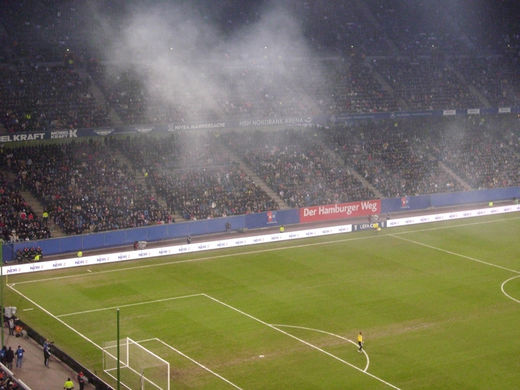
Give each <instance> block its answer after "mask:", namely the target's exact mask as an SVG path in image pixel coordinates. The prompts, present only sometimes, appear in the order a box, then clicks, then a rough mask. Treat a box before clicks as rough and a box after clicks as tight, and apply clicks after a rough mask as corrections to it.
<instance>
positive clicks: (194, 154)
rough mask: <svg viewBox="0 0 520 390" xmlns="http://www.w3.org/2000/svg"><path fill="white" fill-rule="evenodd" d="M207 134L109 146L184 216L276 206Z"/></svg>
mask: <svg viewBox="0 0 520 390" xmlns="http://www.w3.org/2000/svg"><path fill="white" fill-rule="evenodd" d="M217 138H218V137H216V136H214V135H212V134H210V133H208V132H191V133H190V132H177V133H176V134H174V135H168V136H166V137H146V136H138V137H132V138H126V139H119V140H117V139H115V140H113V141H112V145H113V146H114V147H115V148H118V149H119V150H120V151H121V153H124V154H126V155H128V156H129V157H130V156H132V159H131V160H132V163H133V166H134V168H135V169H136V170H137V171H138V172H142V173H143V175H145V176H146V180H147V182H148V183H149V185H150V186H152V187H153V188H155V190H156V191H157V193H158V195H160V196H161V197H163V198H164V199H165V200H166V204H167V205H168V209H169V210H170V211H172V212H174V213H175V214H177V215H180V216H181V217H182V218H184V219H187V220H195V219H206V218H215V217H223V216H229V215H239V214H249V213H254V212H261V211H266V210H273V209H276V208H277V206H276V203H275V202H274V201H273V199H271V198H270V197H269V196H268V195H267V194H266V193H265V191H264V190H262V189H261V188H260V187H259V186H258V185H256V184H255V182H254V180H253V179H252V178H250V177H249V176H248V175H247V174H246V173H245V172H244V171H243V170H242V169H241V168H240V166H239V164H238V163H237V162H236V161H234V160H233V159H232V158H230V157H229V156H228V154H227V153H222V151H221V150H219V149H217V148H216V146H215V145H216V143H217Z"/></svg>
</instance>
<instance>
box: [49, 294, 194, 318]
mask: <svg viewBox="0 0 520 390" xmlns="http://www.w3.org/2000/svg"><path fill="white" fill-rule="evenodd" d="M202 295H204V294H190V295H181V296H177V297H169V298H161V299H154V300H152V301H142V302H135V303H128V304H126V305H119V306H110V307H101V308H99V309H91V310H83V311H76V312H73V313H65V314H60V315H57V316H56V317H70V316H75V315H79V314H87V313H95V312H98V311H105V310H113V309H122V308H124V307H132V306H139V305H148V304H150V303H159V302H167V301H173V300H175V299H184V298H192V297H200V296H202Z"/></svg>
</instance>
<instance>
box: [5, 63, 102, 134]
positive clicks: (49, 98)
mask: <svg viewBox="0 0 520 390" xmlns="http://www.w3.org/2000/svg"><path fill="white" fill-rule="evenodd" d="M0 113H2V115H1V116H0V122H1V124H3V126H4V127H5V129H6V130H7V131H8V132H10V133H14V132H19V131H45V130H52V129H58V130H61V129H77V128H81V127H99V126H103V125H105V124H106V123H107V109H106V107H103V106H101V105H99V104H97V103H96V101H95V99H94V97H93V96H92V95H91V94H90V92H89V81H88V79H86V80H83V79H82V78H81V77H80V76H79V74H78V73H77V72H75V71H74V70H73V69H72V68H70V67H67V66H63V65H55V66H46V65H38V64H30V65H24V66H17V67H14V66H0Z"/></svg>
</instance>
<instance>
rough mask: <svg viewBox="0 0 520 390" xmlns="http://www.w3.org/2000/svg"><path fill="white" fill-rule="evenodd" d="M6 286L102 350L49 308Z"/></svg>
mask: <svg viewBox="0 0 520 390" xmlns="http://www.w3.org/2000/svg"><path fill="white" fill-rule="evenodd" d="M7 287H9V288H10V289H11V290H13V291H14V292H15V293H17V294H18V295H20V296H21V297H22V298H24V299H26V300H27V301H29V302H31V303H32V304H33V305H34V306H36V307H37V308H38V309H40V310H41V311H43V312H44V313H45V314H47V315H48V316H49V317H52V318H54V319H55V320H56V321H58V322H59V323H60V324H62V325H63V326H65V327H67V328H68V329H69V330H71V331H72V332H74V333H76V334H77V335H78V336H80V337H81V338H82V339H83V340H86V341H88V342H89V343H91V344H92V345H94V346H95V347H96V348H98V349H100V350H101V351H102V350H103V348H102V347H101V346H100V345H98V344H97V343H95V342H94V341H93V340H91V339H89V338H88V337H87V336H85V335H84V334H83V333H81V332H79V331H78V330H76V329H74V328H73V327H72V326H70V325H69V324H67V323H66V322H65V321H63V320H62V319H60V318H58V317H56V316H55V315H54V314H52V313H51V312H50V311H49V310H47V309H45V308H44V307H43V306H41V305H39V304H38V303H36V302H35V301H33V300H32V299H31V298H29V297H27V296H26V295H24V294H22V293H21V292H20V291H18V290H17V289H15V288H14V287H13V286H10V285H7Z"/></svg>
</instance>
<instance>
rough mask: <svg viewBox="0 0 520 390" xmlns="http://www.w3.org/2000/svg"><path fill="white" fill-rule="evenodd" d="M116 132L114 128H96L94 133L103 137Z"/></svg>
mask: <svg viewBox="0 0 520 390" xmlns="http://www.w3.org/2000/svg"><path fill="white" fill-rule="evenodd" d="M113 132H114V129H96V130H94V133H96V134H97V135H101V136H103V137H105V136H107V135H110V134H112V133H113Z"/></svg>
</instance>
